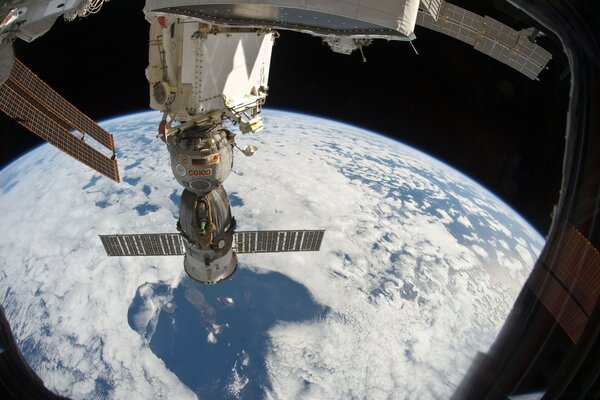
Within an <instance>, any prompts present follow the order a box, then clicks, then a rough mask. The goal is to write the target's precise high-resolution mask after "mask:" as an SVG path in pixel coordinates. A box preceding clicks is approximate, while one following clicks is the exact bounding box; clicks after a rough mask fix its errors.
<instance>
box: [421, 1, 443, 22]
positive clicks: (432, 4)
mask: <svg viewBox="0 0 600 400" xmlns="http://www.w3.org/2000/svg"><path fill="white" fill-rule="evenodd" d="M444 3H446V0H421V4H422V5H423V7H425V9H426V10H427V12H428V13H429V15H431V16H432V17H433V19H434V20H436V21H437V19H438V17H439V15H440V11H441V10H442V7H443V6H444Z"/></svg>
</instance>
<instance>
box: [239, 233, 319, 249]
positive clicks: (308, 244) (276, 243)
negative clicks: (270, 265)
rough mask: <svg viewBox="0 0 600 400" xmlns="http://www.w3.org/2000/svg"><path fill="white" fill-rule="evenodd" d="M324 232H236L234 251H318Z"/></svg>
mask: <svg viewBox="0 0 600 400" xmlns="http://www.w3.org/2000/svg"><path fill="white" fill-rule="evenodd" d="M324 233H325V231H324V230H287V231H245V232H236V233H235V240H236V245H237V246H236V252H237V253H238V254H242V253H281V252H293V251H319V250H320V249H321V243H322V241H323V235H324Z"/></svg>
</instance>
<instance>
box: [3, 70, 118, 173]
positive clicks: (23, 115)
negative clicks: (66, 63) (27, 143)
mask: <svg viewBox="0 0 600 400" xmlns="http://www.w3.org/2000/svg"><path fill="white" fill-rule="evenodd" d="M0 109H1V110H2V111H4V112H5V113H6V114H7V115H8V116H9V117H11V118H13V119H14V120H16V121H17V122H18V123H19V124H21V125H22V126H24V127H25V128H27V129H28V130H30V131H31V132H33V133H35V134H36V135H38V136H39V137H41V138H42V139H44V140H46V141H48V143H50V144H51V145H53V146H55V147H57V148H58V149H60V150H62V151H64V152H65V153H67V154H68V155H70V156H71V157H73V158H75V159H76V160H77V161H80V162H81V163H83V164H85V165H87V166H89V167H91V168H93V169H95V170H96V171H98V172H99V173H101V174H102V175H105V176H107V177H109V178H111V179H113V180H115V181H117V182H119V171H118V169H117V161H116V160H114V159H112V158H111V157H108V156H106V155H104V154H102V153H101V152H99V151H98V150H96V149H94V148H93V147H92V146H90V145H88V144H87V143H85V142H84V141H83V140H82V139H79V138H77V137H75V135H73V134H72V133H71V132H69V131H68V130H67V129H66V128H65V126H64V125H65V124H64V123H61V122H60V119H58V118H57V117H56V116H53V115H48V113H47V112H46V111H47V110H43V109H40V105H39V104H36V102H35V99H32V98H30V97H28V96H27V94H26V93H23V92H22V91H20V90H19V88H15V87H13V85H12V83H11V82H10V81H7V82H6V83H5V84H4V85H1V86H0Z"/></svg>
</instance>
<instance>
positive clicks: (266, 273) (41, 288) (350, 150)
mask: <svg viewBox="0 0 600 400" xmlns="http://www.w3.org/2000/svg"><path fill="white" fill-rule="evenodd" d="M263 116H264V120H265V126H266V128H265V130H264V131H263V132H260V133H258V134H255V135H243V136H242V135H241V134H238V135H237V141H238V144H239V145H240V147H244V145H246V144H256V145H257V146H258V152H257V153H256V154H255V155H254V156H253V157H250V158H246V157H243V156H242V155H241V154H240V153H237V154H236V159H235V162H234V167H233V172H232V174H231V176H230V177H229V178H228V180H227V181H226V182H225V184H224V186H225V188H226V189H227V191H228V193H229V195H230V202H231V206H232V212H233V214H234V216H235V217H236V220H237V227H238V229H239V230H255V229H326V233H325V238H324V241H323V245H322V247H321V251H320V252H318V253H314V254H311V253H299V254H248V255H246V254H243V255H239V256H238V259H239V267H238V271H237V272H236V273H235V274H234V275H233V277H232V278H231V279H230V280H229V281H226V282H224V283H222V284H219V285H214V286H203V285H201V284H198V283H196V282H193V281H192V280H190V279H188V278H186V277H185V273H184V271H183V260H182V257H146V258H137V257H136V258H126V257H123V258H118V257H117V258H115V257H110V258H109V257H106V255H105V254H104V250H103V248H102V245H101V244H100V241H99V239H98V237H97V235H98V234H110V233H155V232H174V231H175V223H176V220H177V213H178V201H179V195H180V194H181V191H182V190H183V188H181V187H180V186H178V184H177V182H176V181H175V179H174V178H173V177H172V175H171V170H170V165H169V157H168V152H167V150H166V148H165V147H164V144H163V143H162V142H161V141H160V140H159V139H157V138H156V137H155V136H156V127H157V126H158V123H159V121H160V118H161V116H160V114H159V113H157V112H152V111H149V112H139V113H133V114H129V115H125V116H120V117H116V118H112V119H109V120H105V121H103V122H101V125H102V126H103V127H105V128H106V129H107V130H109V131H110V132H112V133H113V134H114V136H115V142H116V145H117V156H118V161H119V167H120V172H121V178H122V183H121V184H118V185H117V184H114V182H111V181H110V180H108V179H106V178H104V177H101V176H100V175H98V174H96V173H94V172H93V171H90V170H87V169H86V168H85V167H83V166H81V165H80V164H78V163H77V162H76V161H74V160H72V159H70V158H69V157H67V156H65V155H64V154H62V153H60V152H59V151H58V150H56V149H54V148H52V147H51V146H49V145H42V146H40V147H38V148H36V149H34V150H32V151H30V152H29V153H27V154H25V155H24V156H22V157H20V158H19V159H18V160H16V161H14V162H12V163H11V164H9V165H8V166H7V167H6V168H4V169H3V170H2V171H0V215H3V218H2V220H1V221H0V228H2V229H0V252H1V254H3V256H2V263H3V268H2V274H3V279H2V280H0V295H1V296H2V304H3V305H4V307H5V309H6V313H7V317H8V318H9V321H10V322H11V324H12V326H13V330H14V334H15V338H16V339H17V342H18V343H19V345H20V346H21V349H22V352H23V353H24V355H25V357H26V359H27V361H28V362H29V363H30V365H31V366H32V367H33V368H34V370H35V371H36V372H37V373H38V374H39V375H40V376H41V377H42V379H43V380H44V382H45V384H46V385H47V386H48V387H49V388H51V389H52V390H54V391H56V392H57V393H59V394H61V395H65V396H69V397H73V398H105V397H107V398H123V397H129V398H196V397H200V398H227V399H229V398H232V399H239V398H242V399H243V398H260V397H262V398H275V399H277V398H314V397H320V398H348V397H362V398H365V397H367V398H388V397H390V398H398V399H404V398H405V399H413V398H439V399H443V398H447V397H449V396H450V395H451V394H452V392H453V390H454V389H456V386H457V385H458V383H459V382H460V380H461V379H462V377H463V375H464V374H465V373H466V371H467V369H468V367H469V366H470V364H471V361H472V360H473V357H474V356H475V354H476V353H477V352H478V351H483V352H485V351H487V349H488V348H489V346H490V345H491V343H492V342H493V340H494V338H495V336H496V335H497V333H498V331H499V329H500V327H501V325H502V323H503V322H504V319H505V318H506V316H507V314H508V312H509V311H510V308H511V307H512V305H513V303H514V300H515V298H516V296H517V294H518V292H519V290H520V289H521V287H522V285H523V283H524V281H525V279H526V277H527V275H528V274H529V272H530V270H531V268H532V266H533V263H534V261H535V259H536V258H537V256H538V254H539V251H540V249H541V246H542V245H543V238H542V237H541V236H540V235H539V233H537V232H536V231H535V230H534V229H533V228H532V227H531V225H530V224H528V223H527V222H526V221H525V220H523V218H522V217H520V216H519V215H518V214H517V213H516V212H515V211H514V210H512V209H510V207H508V206H507V205H506V204H504V203H503V202H502V201H501V200H500V199H498V198H497V196H495V195H493V194H492V193H490V192H489V191H487V190H486V189H485V188H483V187H481V185H479V184H478V183H476V182H474V181H473V180H471V179H469V178H468V177H466V176H465V175H463V174H461V173H460V172H458V171H456V170H454V169H452V168H451V167H449V166H448V165H446V164H443V163H442V162H440V161H438V160H436V159H433V158H431V157H430V156H427V155H426V154H424V153H422V152H420V151H418V150H415V149H413V148H410V147H408V146H406V145H403V144H402V143H400V142H397V141H394V140H393V139H391V138H388V137H385V136H382V135H379V134H376V133H373V132H369V131H366V130H364V129H360V128H357V127H353V126H350V125H345V124H342V123H339V122H335V121H331V120H326V119H321V118H318V117H315V116H310V115H306V114H298V113H292V112H287V111H275V110H269V109H267V110H264V111H263ZM234 133H237V132H234ZM32 183H33V184H34V185H35V188H36V190H32ZM40 187H41V188H43V190H44V193H43V195H41V196H40V194H39V189H40ZM15 204H19V207H15Z"/></svg>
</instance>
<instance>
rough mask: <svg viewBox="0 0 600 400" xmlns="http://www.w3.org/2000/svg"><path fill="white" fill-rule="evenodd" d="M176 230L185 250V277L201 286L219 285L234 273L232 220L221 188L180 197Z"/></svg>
mask: <svg viewBox="0 0 600 400" xmlns="http://www.w3.org/2000/svg"><path fill="white" fill-rule="evenodd" d="M178 229H179V231H180V233H181V236H182V238H183V245H184V247H185V258H184V262H183V265H184V268H185V272H187V274H188V275H189V276H190V277H191V278H193V279H195V280H197V281H200V282H203V283H218V282H220V281H222V280H224V279H227V278H228V277H229V276H231V274H233V273H234V272H235V269H236V267H237V257H236V255H235V253H234V251H233V247H232V246H233V234H234V229H235V220H234V219H233V217H232V216H231V208H230V206H229V200H228V198H227V193H226V192H225V189H224V188H223V186H218V187H217V188H215V189H213V190H211V191H210V192H209V193H207V194H206V195H204V196H198V195H196V194H195V193H193V192H190V191H189V190H184V191H183V194H182V195H181V203H180V208H179V224H178Z"/></svg>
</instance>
